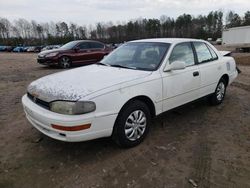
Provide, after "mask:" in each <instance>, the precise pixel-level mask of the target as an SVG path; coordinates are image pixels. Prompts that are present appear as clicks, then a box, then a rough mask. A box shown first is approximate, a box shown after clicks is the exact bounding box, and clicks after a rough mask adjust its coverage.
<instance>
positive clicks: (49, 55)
mask: <svg viewBox="0 0 250 188" xmlns="http://www.w3.org/2000/svg"><path fill="white" fill-rule="evenodd" d="M57 54H58V52H52V53H49V54H47V55H46V57H54V56H56V55H57Z"/></svg>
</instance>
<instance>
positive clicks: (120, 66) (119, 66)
mask: <svg viewBox="0 0 250 188" xmlns="http://www.w3.org/2000/svg"><path fill="white" fill-rule="evenodd" d="M110 66H111V67H118V68H125V69H134V70H135V69H136V68H135V67H126V66H123V65H116V64H114V65H110Z"/></svg>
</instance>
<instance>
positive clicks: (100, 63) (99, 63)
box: [96, 62, 110, 67]
mask: <svg viewBox="0 0 250 188" xmlns="http://www.w3.org/2000/svg"><path fill="white" fill-rule="evenodd" d="M96 64H97V65H104V66H109V67H110V65H109V64H106V63H102V62H97V63H96Z"/></svg>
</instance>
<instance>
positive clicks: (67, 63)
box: [59, 56, 71, 69]
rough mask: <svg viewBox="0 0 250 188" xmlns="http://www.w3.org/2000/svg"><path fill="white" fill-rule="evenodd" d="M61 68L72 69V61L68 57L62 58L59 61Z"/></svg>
mask: <svg viewBox="0 0 250 188" xmlns="http://www.w3.org/2000/svg"><path fill="white" fill-rule="evenodd" d="M59 66H60V67H61V68H63V69H68V68H70V67H71V60H70V58H69V57H67V56H62V57H61V58H60V60H59Z"/></svg>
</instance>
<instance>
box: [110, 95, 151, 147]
mask: <svg viewBox="0 0 250 188" xmlns="http://www.w3.org/2000/svg"><path fill="white" fill-rule="evenodd" d="M150 122H151V115H150V111H149V108H148V106H147V105H146V104H145V103H143V102H141V101H139V100H134V101H131V102H129V103H128V104H126V105H125V106H124V107H123V108H122V110H121V112H120V113H119V115H118V117H117V119H116V122H115V126H114V129H113V134H112V138H113V140H114V141H115V142H116V143H117V144H118V145H119V146H120V147H124V148H129V147H133V146H136V145H138V144H140V143H141V142H142V141H143V140H144V138H145V137H146V135H147V134H148V131H149V127H150Z"/></svg>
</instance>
